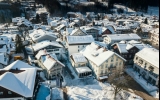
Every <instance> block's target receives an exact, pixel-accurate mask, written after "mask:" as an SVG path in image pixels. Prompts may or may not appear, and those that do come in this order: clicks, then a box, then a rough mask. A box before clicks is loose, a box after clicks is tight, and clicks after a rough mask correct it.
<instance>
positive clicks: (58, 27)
mask: <svg viewBox="0 0 160 100" xmlns="http://www.w3.org/2000/svg"><path fill="white" fill-rule="evenodd" d="M64 27H65V25H64V24H61V25H59V26H57V27H56V28H55V30H56V31H60V30H61V29H62V28H64Z"/></svg>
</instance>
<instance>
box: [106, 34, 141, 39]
mask: <svg viewBox="0 0 160 100" xmlns="http://www.w3.org/2000/svg"><path fill="white" fill-rule="evenodd" d="M107 37H108V38H110V39H111V40H119V41H121V40H140V39H141V38H140V37H139V36H138V35H137V34H134V33H131V34H110V35H107Z"/></svg>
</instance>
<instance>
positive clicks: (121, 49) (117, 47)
mask: <svg viewBox="0 0 160 100" xmlns="http://www.w3.org/2000/svg"><path fill="white" fill-rule="evenodd" d="M111 48H112V49H113V51H114V52H116V53H117V54H119V55H120V56H122V57H123V58H124V59H126V60H127V62H126V64H129V65H132V64H133V58H134V56H135V54H136V53H137V52H138V51H140V50H142V49H143V48H151V46H150V45H146V44H143V43H141V42H138V41H135V40H131V41H128V42H127V41H121V42H119V43H114V44H112V45H111Z"/></svg>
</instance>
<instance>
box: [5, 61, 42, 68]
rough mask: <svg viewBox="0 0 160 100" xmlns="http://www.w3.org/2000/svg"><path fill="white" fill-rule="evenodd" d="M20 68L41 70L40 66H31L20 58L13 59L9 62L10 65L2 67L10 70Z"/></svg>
mask: <svg viewBox="0 0 160 100" xmlns="http://www.w3.org/2000/svg"><path fill="white" fill-rule="evenodd" d="M16 68H18V69H21V68H36V69H37V70H41V68H38V67H33V66H31V65H29V64H27V63H25V62H23V61H21V60H16V61H14V62H13V63H11V64H10V65H8V66H6V67H5V68H4V70H11V69H16Z"/></svg>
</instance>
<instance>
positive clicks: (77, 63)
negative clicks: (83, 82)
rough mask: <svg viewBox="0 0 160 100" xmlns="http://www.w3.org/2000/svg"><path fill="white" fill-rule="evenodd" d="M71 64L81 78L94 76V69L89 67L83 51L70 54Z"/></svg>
mask: <svg viewBox="0 0 160 100" xmlns="http://www.w3.org/2000/svg"><path fill="white" fill-rule="evenodd" d="M70 61H71V64H72V66H73V68H74V70H75V72H76V73H77V75H78V77H79V78H84V77H87V76H92V70H91V69H90V68H89V67H88V61H87V59H86V58H85V57H84V56H83V54H81V53H73V54H71V55H70Z"/></svg>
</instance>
